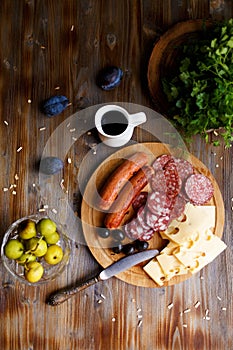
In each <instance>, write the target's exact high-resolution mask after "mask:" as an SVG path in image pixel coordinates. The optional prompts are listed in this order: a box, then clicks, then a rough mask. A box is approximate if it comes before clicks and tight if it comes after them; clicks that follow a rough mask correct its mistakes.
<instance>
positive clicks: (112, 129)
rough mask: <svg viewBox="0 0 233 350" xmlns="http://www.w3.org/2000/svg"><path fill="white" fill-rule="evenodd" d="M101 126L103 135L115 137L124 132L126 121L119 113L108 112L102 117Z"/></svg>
mask: <svg viewBox="0 0 233 350" xmlns="http://www.w3.org/2000/svg"><path fill="white" fill-rule="evenodd" d="M101 124H102V129H103V131H104V132H105V134H108V135H112V136H115V135H119V134H122V133H123V132H124V131H125V130H126V128H127V126H128V120H127V118H126V117H125V116H124V114H122V113H121V112H118V111H110V112H106V113H105V114H104V115H103V117H102V120H101Z"/></svg>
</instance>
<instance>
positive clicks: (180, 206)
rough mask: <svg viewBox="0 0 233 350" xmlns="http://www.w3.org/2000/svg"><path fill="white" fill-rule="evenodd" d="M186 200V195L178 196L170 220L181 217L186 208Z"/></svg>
mask: <svg viewBox="0 0 233 350" xmlns="http://www.w3.org/2000/svg"><path fill="white" fill-rule="evenodd" d="M185 204H186V201H185V199H184V197H182V196H180V195H179V196H177V197H176V198H175V201H174V205H173V208H172V210H171V214H170V221H172V220H174V219H177V218H179V217H180V216H181V215H182V214H183V212H184V210H185Z"/></svg>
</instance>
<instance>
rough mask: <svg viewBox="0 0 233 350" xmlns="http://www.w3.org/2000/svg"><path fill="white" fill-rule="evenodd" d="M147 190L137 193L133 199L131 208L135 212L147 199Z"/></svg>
mask: <svg viewBox="0 0 233 350" xmlns="http://www.w3.org/2000/svg"><path fill="white" fill-rule="evenodd" d="M147 196H148V192H145V191H142V192H140V193H139V195H138V196H137V197H136V198H135V199H134V200H133V203H132V206H133V210H134V211H135V212H137V211H138V210H139V208H140V207H143V206H144V205H145V204H146V201H147Z"/></svg>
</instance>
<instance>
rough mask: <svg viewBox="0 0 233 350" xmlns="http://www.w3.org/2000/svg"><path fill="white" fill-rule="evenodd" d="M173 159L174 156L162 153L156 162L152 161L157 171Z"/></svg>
mask: <svg viewBox="0 0 233 350" xmlns="http://www.w3.org/2000/svg"><path fill="white" fill-rule="evenodd" d="M171 159H172V156H171V155H170V154H162V155H161V156H159V157H157V158H156V159H155V160H154V162H153V163H152V167H153V168H154V170H155V171H159V170H162V169H163V168H164V166H165V165H166V164H167V162H169V160H171Z"/></svg>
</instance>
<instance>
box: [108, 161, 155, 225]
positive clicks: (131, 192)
mask: <svg viewBox="0 0 233 350" xmlns="http://www.w3.org/2000/svg"><path fill="white" fill-rule="evenodd" d="M150 172H152V173H153V169H152V168H151V167H150V166H145V167H143V168H142V169H140V170H139V171H138V172H137V173H136V174H135V175H134V176H132V177H131V179H130V181H128V182H127V184H126V185H125V186H124V188H123V189H122V190H121V192H120V193H119V196H118V197H117V199H116V200H115V201H114V203H113V205H112V206H111V208H110V212H109V213H107V214H106V216H105V221H104V223H105V226H106V227H107V228H117V227H118V226H120V224H121V222H122V220H123V218H124V216H125V214H126V213H127V211H128V210H129V207H130V205H131V204H132V202H133V200H134V198H135V197H136V196H138V194H139V193H140V192H141V191H142V190H143V188H144V187H145V186H146V185H147V183H148V179H147V176H149V175H150Z"/></svg>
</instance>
